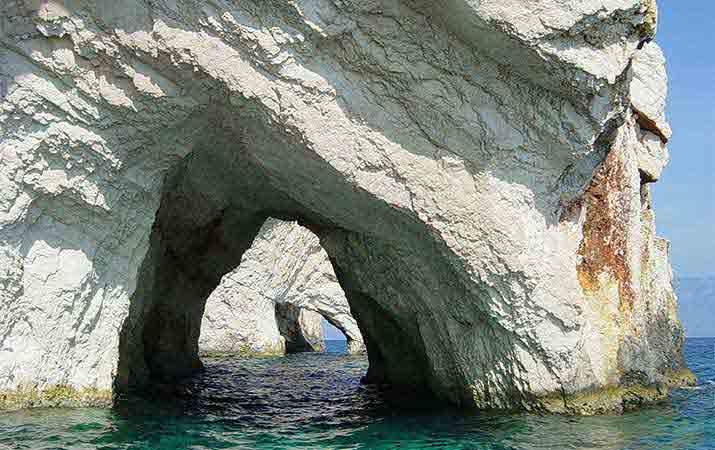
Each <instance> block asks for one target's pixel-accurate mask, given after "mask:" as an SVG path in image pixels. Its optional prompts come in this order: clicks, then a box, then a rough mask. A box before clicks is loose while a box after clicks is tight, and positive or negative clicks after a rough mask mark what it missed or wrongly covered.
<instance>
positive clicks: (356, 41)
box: [0, 0, 692, 413]
mask: <svg viewBox="0 0 715 450" xmlns="http://www.w3.org/2000/svg"><path fill="white" fill-rule="evenodd" d="M655 26H656V5H655V2H654V1H652V0H589V1H582V2H574V1H567V0H533V1H529V2H523V1H516V0H509V1H504V0H482V1H479V2H477V1H473V0H440V1H423V0H399V1H392V2H388V1H384V0H367V1H366V0H360V1H357V0H276V1H270V2H267V1H258V0H256V1H252V0H246V1H241V2H237V1H230V0H216V1H212V2H195V1H190V0H171V1H165V0H159V1H155V2H151V3H147V2H144V1H140V0H91V1H90V0H65V1H60V0H50V1H49V2H39V1H34V0H27V1H25V0H7V1H3V2H2V4H1V6H0V61H1V62H2V65H1V66H0V80H1V82H2V86H3V89H2V93H3V98H2V100H1V102H0V308H1V310H0V391H1V392H2V394H0V405H1V406H2V407H17V406H18V405H21V406H22V405H42V404H75V403H80V404H82V403H86V402H88V401H90V399H95V400H96V401H98V402H101V401H103V400H106V399H108V398H109V397H110V396H111V395H119V394H122V393H125V392H141V391H142V390H143V389H146V388H147V387H148V386H151V385H152V383H167V382H172V380H176V379H180V378H181V377H182V376H185V375H187V374H190V373H192V372H193V371H195V370H199V369H200V368H201V361H200V359H199V357H198V338H199V330H200V324H201V317H202V313H203V309H204V305H205V301H206V298H208V296H209V294H210V293H211V292H212V291H213V290H214V289H215V287H216V286H218V285H219V283H220V281H221V278H222V277H223V276H224V275H225V274H227V273H229V272H230V271H232V270H233V269H235V268H236V267H237V266H238V265H239V263H240V261H241V256H242V255H243V253H244V252H245V251H246V250H247V249H248V248H249V247H250V245H251V242H252V241H253V239H254V237H255V236H256V235H257V234H258V232H259V230H260V228H261V226H262V225H263V223H264V222H265V220H266V219H267V218H268V217H276V218H280V219H285V220H298V221H299V222H300V223H301V224H303V225H305V226H306V227H308V228H309V229H310V230H311V231H312V232H314V233H315V234H316V235H317V236H318V238H319V239H320V243H321V245H322V247H323V248H324V249H325V251H326V252H327V254H328V256H329V258H330V261H331V263H332V265H333V267H334V270H335V274H336V276H337V279H338V281H339V283H340V285H341V287H342V288H343V290H344V291H345V295H346V297H347V300H348V302H349V304H350V308H351V310H352V312H353V315H354V317H355V320H356V322H357V324H358V325H359V326H360V330H361V331H362V335H363V338H364V341H365V345H366V348H367V351H368V357H369V360H370V369H369V372H368V374H367V376H366V380H367V381H371V382H377V383H381V384H389V385H393V386H399V387H401V388H409V389H416V390H422V391H425V392H427V393H430V394H433V395H434V396H435V397H436V398H438V399H441V400H443V401H447V402H451V403H453V404H457V405H463V406H473V407H483V408H526V409H534V410H543V409H547V410H552V411H559V412H569V413H598V412H606V411H621V410H623V409H627V408H630V407H635V406H637V405H639V404H642V403H643V402H646V401H649V400H652V399H656V398H662V396H664V395H665V392H667V387H668V386H669V385H672V384H683V383H687V382H690V381H691V377H692V376H691V375H690V373H689V371H688V370H687V369H686V368H685V366H684V362H683V357H682V342H683V333H682V329H681V327H680V324H679V322H678V319H677V315H676V300H675V297H674V295H673V292H672V285H671V284H672V283H671V274H670V266H669V262H668V244H667V242H665V241H663V240H661V239H659V238H658V237H657V236H656V234H655V227H654V215H653V211H652V209H651V203H650V199H649V195H648V183H651V182H653V181H655V180H656V179H657V178H658V176H659V174H660V170H661V169H662V166H663V165H664V164H665V163H666V161H667V152H666V147H665V145H666V143H667V140H668V138H669V136H670V129H669V128H668V126H667V123H666V122H665V118H664V116H663V110H664V106H663V105H664V100H665V92H666V82H665V80H666V78H665V74H664V68H663V67H664V66H663V57H662V54H661V53H660V50H659V49H658V47H657V46H656V45H655V44H654V43H653V42H649V40H650V39H652V37H653V35H654V33H655Z"/></svg>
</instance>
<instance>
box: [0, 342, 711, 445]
mask: <svg viewBox="0 0 715 450" xmlns="http://www.w3.org/2000/svg"><path fill="white" fill-rule="evenodd" d="M329 350H331V352H329V353H326V354H303V355H291V356H287V357H284V358H245V359H223V360H212V361H208V362H207V370H206V372H205V373H203V374H202V375H201V376H199V377H197V378H196V379H195V380H194V381H193V383H192V385H191V386H190V389H191V391H192V393H193V395H191V396H190V397H189V398H186V399H183V400H176V401H173V402H167V401H152V402H131V403H127V404H125V405H122V406H121V407H118V408H116V409H115V410H111V411H110V410H101V409H74V410H72V409H66V410H56V409H55V410H29V411H21V412H15V413H10V414H4V415H0V449H6V448H8V449H33V450H40V449H46V450H49V449H72V450H80V449H137V450H138V449H147V450H148V449H156V450H159V449H161V450H168V449H314V448H329V449H352V448H360V449H425V448H440V449H475V450H476V449H489V450H497V449H499V450H501V449H510V450H512V449H519V450H522V449H523V450H527V449H528V450H535V449H558V450H561V449H590V450H623V449H632V450H636V449H639V450H642V449H649V450H650V449H658V450H661V449H663V450H665V449H667V450H671V449H692V450H696V449H697V450H715V339H689V340H688V341H687V343H686V358H687V360H688V363H689V365H690V367H691V368H692V369H693V371H694V372H695V373H696V375H697V376H698V378H699V380H700V384H699V386H698V387H696V388H693V389H681V390H678V391H676V392H675V393H674V394H673V395H672V397H671V399H670V400H669V401H667V402H664V403H663V404H660V405H657V406H654V407H651V408H647V409H644V410H641V411H638V412H634V413H629V414H626V415H623V416H604V417H561V416H534V415H526V414H518V415H505V414H484V413H478V412H471V413H470V412H464V411H455V410H441V411H436V412H435V411H427V410H419V409H417V410H414V409H413V410H404V409H395V408H394V405H391V404H390V403H389V402H388V401H387V400H386V399H384V398H382V397H381V395H380V394H379V393H378V392H375V391H374V390H372V389H370V388H368V387H365V386H361V385H360V383H359V380H360V377H361V376H362V375H363V374H364V372H365V370H366V368H367V361H366V360H365V359H364V358H356V357H352V356H348V355H345V354H342V351H343V350H344V343H342V342H330V343H329ZM390 401H394V400H393V399H391V400H390Z"/></svg>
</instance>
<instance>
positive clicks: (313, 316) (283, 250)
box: [199, 219, 364, 354]
mask: <svg viewBox="0 0 715 450" xmlns="http://www.w3.org/2000/svg"><path fill="white" fill-rule="evenodd" d="M281 305H290V306H293V308H290V307H288V306H285V307H281ZM301 311H302V312H301ZM277 317H280V319H281V320H279V322H278V323H277V322H276V318H277ZM323 317H324V318H325V319H326V320H328V321H329V322H330V323H332V324H333V325H334V326H335V327H337V328H338V329H339V330H340V331H342V332H343V334H345V336H346V338H347V339H348V351H349V352H350V353H360V352H362V351H364V343H363V341H362V336H361V335H360V330H359V329H358V326H357V323H356V322H355V319H353V317H352V316H351V315H350V305H348V301H347V299H346V298H345V294H344V293H343V290H342V289H341V288H340V284H339V283H338V280H337V278H336V277H335V273H334V271H333V266H332V265H331V264H330V261H329V259H328V255H327V254H326V253H325V250H323V249H322V247H320V241H319V240H318V237H317V236H316V235H315V234H313V233H312V232H311V231H310V230H308V229H307V228H304V227H302V226H300V225H298V224H297V223H295V222H284V221H281V220H276V219H268V220H267V221H266V222H265V223H264V224H263V226H262V227H261V230H260V231H259V232H258V235H257V236H256V238H255V239H254V241H253V243H252V245H251V248H249V249H248V250H247V251H246V252H245V253H244V254H243V258H242V259H241V264H240V265H239V267H237V268H236V269H234V270H233V271H232V272H230V273H229V274H228V275H226V276H224V277H223V279H222V280H221V284H219V286H218V287H217V288H216V290H214V291H213V292H212V293H211V295H210V296H209V298H208V300H206V307H205V309H204V315H203V321H202V323H201V337H200V338H199V350H200V352H203V353H209V354H211V353H222V354H233V353H254V354H255V353H258V354H276V353H282V351H283V350H285V349H287V350H288V351H289V352H290V351H291V350H292V349H294V348H295V349H301V348H304V349H305V350H312V351H320V350H322V349H323V348H324V343H323V341H324V340H325V339H324V337H323V332H322V328H321V319H322V318H323ZM279 330H281V331H279ZM285 330H293V331H291V333H290V335H291V336H297V337H296V339H293V340H291V339H289V337H290V336H288V335H286V333H285V332H284V331H285ZM281 335H282V336H283V337H284V338H285V339H286V343H285V344H286V345H282V344H281ZM302 335H305V336H307V337H306V338H305V339H304V338H301V337H300V336H302ZM296 340H297V341H296ZM294 341H296V342H304V343H305V344H301V345H293V344H292V342H294ZM293 351H299V350H293Z"/></svg>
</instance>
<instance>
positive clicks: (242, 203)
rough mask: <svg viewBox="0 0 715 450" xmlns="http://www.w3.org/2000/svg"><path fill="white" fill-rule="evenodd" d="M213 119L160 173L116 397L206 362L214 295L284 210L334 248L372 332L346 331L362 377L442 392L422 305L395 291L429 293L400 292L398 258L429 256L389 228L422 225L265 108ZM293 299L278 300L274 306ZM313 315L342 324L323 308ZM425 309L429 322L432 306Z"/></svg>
mask: <svg viewBox="0 0 715 450" xmlns="http://www.w3.org/2000/svg"><path fill="white" fill-rule="evenodd" d="M236 117H240V119H241V120H240V121H239V120H238V119H237V118H236ZM209 123H210V126H208V125H207V126H205V127H203V128H202V133H203V134H202V135H201V136H200V138H198V139H197V142H196V143H195V144H194V146H193V149H192V151H191V152H190V153H189V154H188V155H186V156H184V157H182V158H179V159H177V161H174V162H172V167H171V169H170V170H169V171H168V175H167V176H166V178H165V180H164V182H163V191H162V194H161V201H160V206H159V208H158V211H157V212H156V216H155V222H154V225H153V227H152V230H151V236H150V244H149V250H148V252H147V254H146V256H145V257H144V260H143V263H142V265H141V267H140V268H139V271H138V282H137V286H136V289H135V291H134V294H133V296H132V298H131V303H130V312H129V316H128V318H127V319H126V320H125V322H124V325H123V328H122V332H121V339H120V355H119V364H118V370H117V374H116V376H115V383H114V392H115V395H116V396H123V395H125V394H132V395H136V394H138V395H144V394H142V393H147V392H151V391H152V387H153V386H156V385H164V384H172V383H177V382H178V381H180V380H182V379H187V378H188V377H190V376H191V375H193V374H195V373H196V372H197V371H200V370H201V369H202V368H203V363H202V361H201V351H200V346H199V342H200V336H201V324H202V319H203V317H204V311H205V308H206V303H207V299H209V297H210V296H211V294H212V293H213V292H214V291H215V290H216V289H217V287H218V286H220V284H221V281H222V279H223V278H224V277H225V276H226V275H227V274H229V273H231V271H232V270H234V269H235V268H237V267H239V266H240V264H241V261H242V258H243V257H244V255H245V254H246V252H247V251H249V249H250V248H251V246H252V244H253V243H254V241H255V240H256V239H262V237H261V230H262V228H263V227H264V225H265V224H266V223H267V221H269V220H276V219H278V220H284V221H297V223H299V224H300V225H302V226H303V227H305V228H306V229H308V230H310V232H311V233H312V234H313V235H314V237H315V239H316V242H318V243H319V248H320V249H321V250H322V251H324V252H326V253H327V256H326V257H325V262H326V263H327V264H329V265H330V266H331V268H332V271H331V273H332V274H333V275H332V276H333V277H334V283H335V284H336V285H337V286H339V289H340V290H341V291H343V292H344V295H345V297H346V299H347V300H346V302H347V304H349V309H350V310H351V313H352V316H353V317H354V320H355V323H356V327H357V328H358V329H359V334H360V335H361V337H362V340H363V341H364V344H363V342H358V341H357V340H356V339H351V336H350V335H349V334H348V348H349V349H350V350H351V351H355V352H358V351H363V350H364V351H365V352H366V353H367V356H368V360H369V366H368V369H367V375H366V376H365V377H364V381H366V382H368V383H376V384H381V385H383V386H387V385H390V386H394V387H399V388H401V389H408V390H419V391H425V392H426V391H429V390H430V389H432V390H434V385H433V383H432V379H433V378H434V377H433V372H434V368H433V365H434V363H433V362H432V361H429V359H428V356H427V353H426V349H425V347H424V342H423V341H424V339H423V335H422V334H423V333H428V332H430V331H431V330H430V327H431V326H432V325H434V324H433V323H430V325H429V326H427V327H426V326H425V325H424V324H422V325H421V324H420V321H419V320H417V318H416V317H417V315H418V314H420V312H419V310H418V309H416V308H413V307H412V306H414V305H411V304H410V303H409V302H408V301H404V300H403V301H400V302H396V301H393V300H392V299H394V298H395V295H399V296H401V297H410V296H414V295H423V293H422V292H420V291H419V290H420V289H421V288H422V287H421V286H416V287H410V288H405V289H402V290H399V288H398V285H399V283H400V278H401V277H404V274H403V273H401V272H403V271H404V270H405V269H406V268H405V267H399V265H397V266H396V265H395V264H394V262H395V261H396V260H398V259H401V258H402V259H405V258H413V257H414V256H415V255H421V254H429V253H425V252H423V251H422V249H420V248H415V249H410V252H405V251H404V249H402V250H401V249H400V248H399V247H398V246H396V245H394V244H393V243H391V242H389V241H388V240H386V239H385V238H384V237H381V235H385V234H386V235H389V234H390V233H395V232H396V231H397V230H400V232H401V233H423V234H424V230H420V229H418V228H415V226H414V223H413V222H414V221H412V220H411V219H410V218H409V217H407V218H406V217H402V216H399V215H398V216H394V212H393V210H392V209H391V208H389V207H388V206H387V205H385V204H384V203H382V202H373V200H372V199H371V198H366V194H364V193H361V192H356V191H355V189H354V187H353V186H349V185H346V183H345V180H344V179H342V178H341V177H339V176H332V175H330V174H331V173H333V172H332V171H331V170H330V169H326V167H325V162H324V161H322V160H320V159H317V158H316V157H315V155H314V154H311V153H310V151H309V150H308V149H306V148H302V147H301V144H300V142H299V140H298V141H296V139H294V138H293V137H291V136H290V135H286V134H285V133H278V132H275V130H272V129H271V127H270V120H269V119H267V118H266V117H264V116H263V115H262V114H261V113H260V112H259V111H248V112H247V111H244V112H243V114H241V115H239V116H232V115H223V114H217V115H213V116H212V117H211V120H210V121H209ZM209 130H210V131H209ZM259 150H260V151H259ZM325 174H328V175H329V176H327V177H326V176H325ZM335 197H337V201H336V198H335ZM328 199H330V201H328ZM382 215H385V216H386V218H383V217H381V216H382ZM391 215H392V216H394V217H390V216H391ZM384 220H386V222H385V221H384ZM425 242H427V241H425ZM294 244H295V245H294V246H293V247H291V246H288V245H287V244H284V245H285V247H283V248H280V250H282V251H283V252H285V253H289V252H290V250H291V248H300V246H301V245H302V244H301V243H300V242H298V243H294ZM401 253H402V254H401ZM407 264H414V261H411V262H408V263H407ZM422 270H424V271H425V272H428V271H429V267H425V268H424V269H422ZM255 273H257V274H260V273H261V271H256V272H255ZM263 273H265V271H263ZM375 274H379V276H375ZM418 275H419V274H418ZM259 276H260V275H259ZM427 278H429V277H427ZM431 278H433V279H434V278H435V276H434V275H432V276H431ZM398 291H399V294H398ZM377 296H384V297H385V299H383V300H382V301H379V300H378V299H377V298H376V297H377ZM286 308H287V307H286V306H285V305H281V304H277V306H276V312H284V311H285V310H286ZM315 312H318V313H320V314H322V315H323V317H326V319H327V320H329V321H330V322H331V323H332V324H333V325H339V321H337V320H335V318H334V317H329V316H328V315H326V314H324V313H323V311H319V310H318V311H315ZM425 312H426V313H427V314H424V313H425ZM422 316H423V317H422V319H423V320H424V319H426V320H427V321H428V322H432V321H433V318H432V317H431V312H430V311H423V314H422ZM303 344H304V343H303ZM291 345H292V343H288V342H286V350H287V351H288V352H291V351H300V349H301V345H302V344H301V343H296V345H295V346H293V347H291ZM363 346H364V347H363ZM302 348H305V346H303V347H302ZM440 368H441V369H442V370H444V369H448V368H449V366H448V365H444V364H443V365H442V366H441V367H440ZM461 390H463V389H462V387H461V386H460V387H459V388H458V389H455V391H461ZM452 394H454V392H452Z"/></svg>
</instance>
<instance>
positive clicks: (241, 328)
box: [199, 272, 286, 355]
mask: <svg viewBox="0 0 715 450" xmlns="http://www.w3.org/2000/svg"><path fill="white" fill-rule="evenodd" d="M233 275H234V273H233V272H232V273H229V274H228V275H226V276H224V277H223V279H222V280H221V284H219V286H218V287H217V288H216V290H214V291H213V292H212V293H211V296H210V297H209V298H208V300H206V307H205V309H204V315H203V319H202V321H201V336H200V337H199V353H200V354H201V355H216V354H220V355H235V354H269V355H270V354H274V355H282V354H284V353H285V350H286V343H285V338H284V337H283V336H281V333H280V331H279V329H278V323H277V322H276V308H275V304H274V303H273V300H271V299H270V298H268V297H265V296H262V295H260V292H256V291H253V290H250V289H248V288H247V287H246V286H244V285H242V284H241V281H240V280H238V279H236V278H234V276H233Z"/></svg>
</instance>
